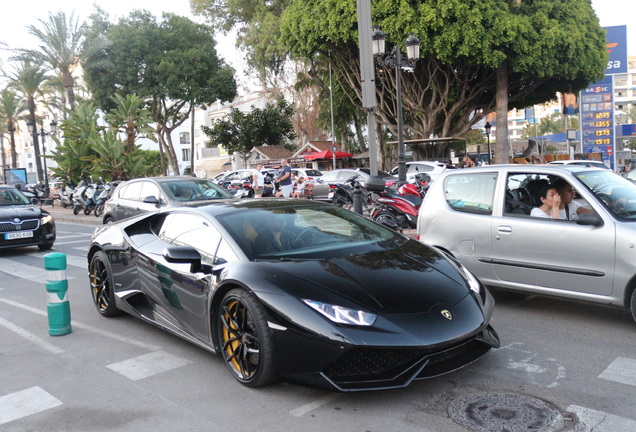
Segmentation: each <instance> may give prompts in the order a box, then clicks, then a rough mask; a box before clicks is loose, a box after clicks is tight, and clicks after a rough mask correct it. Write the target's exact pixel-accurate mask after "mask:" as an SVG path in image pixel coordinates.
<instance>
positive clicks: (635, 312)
mask: <svg viewBox="0 0 636 432" xmlns="http://www.w3.org/2000/svg"><path fill="white" fill-rule="evenodd" d="M630 309H631V310H632V318H634V321H636V289H635V290H634V291H633V292H632V301H631V302H630Z"/></svg>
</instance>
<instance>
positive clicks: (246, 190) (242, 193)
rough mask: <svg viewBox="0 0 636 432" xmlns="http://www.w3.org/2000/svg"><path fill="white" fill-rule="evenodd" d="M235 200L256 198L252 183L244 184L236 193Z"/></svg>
mask: <svg viewBox="0 0 636 432" xmlns="http://www.w3.org/2000/svg"><path fill="white" fill-rule="evenodd" d="M234 198H254V188H252V185H251V184H250V183H244V184H243V187H240V188H239V189H238V190H237V191H236V192H235V193H234Z"/></svg>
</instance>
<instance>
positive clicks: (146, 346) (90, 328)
mask: <svg viewBox="0 0 636 432" xmlns="http://www.w3.org/2000/svg"><path fill="white" fill-rule="evenodd" d="M0 303H6V304H8V305H11V306H14V307H17V308H20V309H22V310H25V311H28V312H32V313H34V314H37V315H41V316H47V313H46V311H43V310H40V309H36V308H34V307H31V306H28V305H25V304H22V303H18V302H14V301H12V300H7V299H3V298H0ZM96 313H97V312H96ZM71 326H72V327H73V328H76V329H82V330H86V331H90V332H93V333H96V334H98V335H100V336H104V337H108V338H111V339H115V340H118V341H120V342H125V343H128V344H131V345H136V346H138V347H141V348H144V349H147V350H148V351H157V350H160V349H161V347H160V346H157V345H153V344H149V343H146V342H142V341H138V340H136V339H132V338H129V337H126V336H120V335H118V334H115V333H110V332H107V331H104V330H101V329H99V328H96V327H93V326H89V325H87V324H82V323H80V322H77V321H75V320H71Z"/></svg>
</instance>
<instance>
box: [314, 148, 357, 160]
mask: <svg viewBox="0 0 636 432" xmlns="http://www.w3.org/2000/svg"><path fill="white" fill-rule="evenodd" d="M351 156H353V155H352V154H351V153H345V152H341V151H337V152H336V159H340V158H343V157H351ZM305 159H307V160H316V159H333V152H332V151H331V150H323V151H321V152H316V153H309V154H308V155H305Z"/></svg>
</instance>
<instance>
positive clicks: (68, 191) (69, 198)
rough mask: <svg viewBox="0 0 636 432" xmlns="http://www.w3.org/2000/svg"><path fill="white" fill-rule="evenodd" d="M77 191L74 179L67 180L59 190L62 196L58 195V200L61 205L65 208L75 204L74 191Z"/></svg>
mask: <svg viewBox="0 0 636 432" xmlns="http://www.w3.org/2000/svg"><path fill="white" fill-rule="evenodd" d="M74 191H75V183H73V181H72V180H67V181H66V185H65V186H64V187H63V188H59V189H58V192H59V194H60V196H59V197H58V199H57V200H58V201H59V202H60V205H61V206H62V207H64V208H68V207H72V206H73V192H74Z"/></svg>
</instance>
